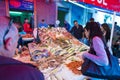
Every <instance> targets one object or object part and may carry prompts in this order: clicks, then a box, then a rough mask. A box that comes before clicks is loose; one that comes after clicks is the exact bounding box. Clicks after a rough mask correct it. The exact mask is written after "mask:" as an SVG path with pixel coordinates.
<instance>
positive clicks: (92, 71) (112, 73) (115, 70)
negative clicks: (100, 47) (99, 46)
mask: <svg viewBox="0 0 120 80" xmlns="http://www.w3.org/2000/svg"><path fill="white" fill-rule="evenodd" d="M103 42H104V41H103ZM104 45H105V50H106V53H107V56H108V60H109V65H108V66H99V65H97V64H95V63H94V62H92V61H91V60H89V59H87V58H85V59H84V63H83V65H82V70H81V71H82V74H83V75H86V76H89V77H95V78H101V79H112V80H113V79H119V80H120V66H119V62H118V58H117V57H114V56H113V55H111V54H110V52H109V50H108V48H107V47H106V43H105V42H104ZM89 53H93V54H94V55H95V54H96V52H95V51H94V49H93V48H92V47H91V49H90V51H89Z"/></svg>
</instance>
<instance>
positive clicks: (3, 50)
mask: <svg viewBox="0 0 120 80" xmlns="http://www.w3.org/2000/svg"><path fill="white" fill-rule="evenodd" d="M17 41H18V30H17V28H16V27H15V25H14V24H13V23H12V21H11V20H10V18H9V17H6V16H0V55H2V56H6V57H12V56H13V55H14V53H15V49H16V47H17Z"/></svg>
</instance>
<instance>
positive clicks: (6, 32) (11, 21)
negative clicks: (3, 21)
mask: <svg viewBox="0 0 120 80" xmlns="http://www.w3.org/2000/svg"><path fill="white" fill-rule="evenodd" d="M12 24H13V19H11V20H10V22H9V24H8V27H7V30H6V31H5V34H4V36H3V43H4V44H5V36H6V35H7V34H8V32H9V31H10V28H11V26H12Z"/></svg>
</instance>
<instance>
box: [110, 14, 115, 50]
mask: <svg viewBox="0 0 120 80" xmlns="http://www.w3.org/2000/svg"><path fill="white" fill-rule="evenodd" d="M115 16H116V12H114V14H113V22H112V29H111V35H110V48H111V47H112V38H113V32H114V25H115V24H114V23H115Z"/></svg>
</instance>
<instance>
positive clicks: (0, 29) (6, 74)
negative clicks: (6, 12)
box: [0, 16, 44, 80]
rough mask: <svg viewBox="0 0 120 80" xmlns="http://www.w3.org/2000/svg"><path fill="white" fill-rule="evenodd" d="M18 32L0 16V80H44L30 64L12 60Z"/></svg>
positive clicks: (7, 19)
mask: <svg viewBox="0 0 120 80" xmlns="http://www.w3.org/2000/svg"><path fill="white" fill-rule="evenodd" d="M17 41H18V31H17V28H16V27H15V25H14V24H13V23H12V21H10V19H9V18H8V17H6V16H0V80H44V76H43V74H42V73H41V72H40V71H39V70H37V69H36V68H35V67H33V66H32V65H30V64H25V63H22V62H20V61H17V60H14V59H12V57H13V55H14V53H15V50H16V47H17Z"/></svg>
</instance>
